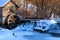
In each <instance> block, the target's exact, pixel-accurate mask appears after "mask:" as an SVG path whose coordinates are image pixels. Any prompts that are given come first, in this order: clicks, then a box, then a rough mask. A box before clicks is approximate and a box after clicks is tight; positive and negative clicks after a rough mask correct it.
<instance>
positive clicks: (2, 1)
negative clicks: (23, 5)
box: [0, 0, 10, 7]
mask: <svg viewBox="0 0 60 40" xmlns="http://www.w3.org/2000/svg"><path fill="white" fill-rule="evenodd" d="M9 1H10V0H0V7H3V6H4V5H6V4H7V3H8V2H9Z"/></svg>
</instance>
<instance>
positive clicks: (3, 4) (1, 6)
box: [0, 0, 10, 7]
mask: <svg viewBox="0 0 60 40" xmlns="http://www.w3.org/2000/svg"><path fill="white" fill-rule="evenodd" d="M9 1H10V0H8V1H7V2H6V3H5V4H3V5H2V6H0V7H4V6H5V5H6V4H7V3H8V2H9Z"/></svg>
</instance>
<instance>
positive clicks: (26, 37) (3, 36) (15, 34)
mask: <svg viewBox="0 0 60 40" xmlns="http://www.w3.org/2000/svg"><path fill="white" fill-rule="evenodd" d="M33 27H34V23H25V24H24V25H23V24H22V25H18V26H17V27H16V28H15V29H13V30H8V29H3V28H0V40H60V37H54V36H52V35H51V34H48V33H40V32H35V31H33Z"/></svg>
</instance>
